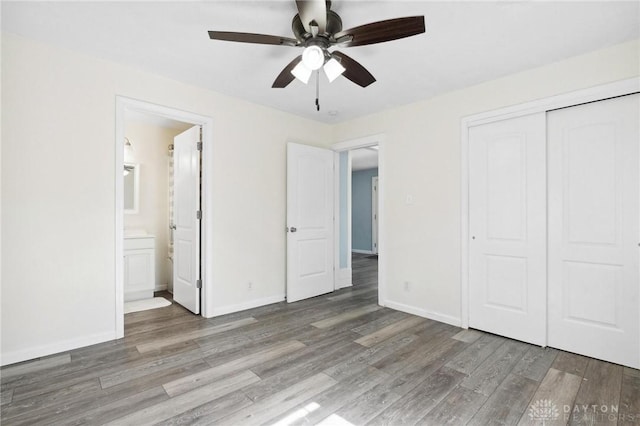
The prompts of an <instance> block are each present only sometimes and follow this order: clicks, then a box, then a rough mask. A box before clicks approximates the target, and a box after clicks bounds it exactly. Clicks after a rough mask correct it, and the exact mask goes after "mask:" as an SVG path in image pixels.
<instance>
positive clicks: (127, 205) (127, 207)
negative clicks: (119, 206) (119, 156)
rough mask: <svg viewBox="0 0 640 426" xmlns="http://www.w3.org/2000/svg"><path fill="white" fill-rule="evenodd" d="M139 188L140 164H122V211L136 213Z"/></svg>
mask: <svg viewBox="0 0 640 426" xmlns="http://www.w3.org/2000/svg"><path fill="white" fill-rule="evenodd" d="M139 188H140V165H139V164H133V163H125V164H124V212H125V214H136V213H138V198H139Z"/></svg>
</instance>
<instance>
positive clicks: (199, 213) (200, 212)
mask: <svg viewBox="0 0 640 426" xmlns="http://www.w3.org/2000/svg"><path fill="white" fill-rule="evenodd" d="M196 219H198V220H200V219H202V210H198V211H197V212H196Z"/></svg>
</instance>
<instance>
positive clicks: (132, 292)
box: [124, 235, 156, 302]
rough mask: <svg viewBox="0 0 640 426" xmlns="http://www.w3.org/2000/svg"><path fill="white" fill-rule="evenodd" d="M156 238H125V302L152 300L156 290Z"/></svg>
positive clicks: (144, 236) (146, 236) (148, 236)
mask: <svg viewBox="0 0 640 426" xmlns="http://www.w3.org/2000/svg"><path fill="white" fill-rule="evenodd" d="M155 240H156V239H155V237H154V236H152V235H140V236H129V237H127V236H125V239H124V301H125V302H129V301H131V300H138V299H150V298H152V297H153V290H154V289H155V282H156V277H155V274H156V273H155V250H156V249H155Z"/></svg>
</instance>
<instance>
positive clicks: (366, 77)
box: [332, 51, 376, 87]
mask: <svg viewBox="0 0 640 426" xmlns="http://www.w3.org/2000/svg"><path fill="white" fill-rule="evenodd" d="M332 55H333V56H336V57H337V58H338V59H340V65H342V66H343V67H344V68H345V71H344V73H343V74H342V75H343V76H344V77H346V78H348V79H349V80H351V81H353V82H354V83H355V84H357V85H358V86H360V87H367V86H368V85H370V84H371V83H373V82H374V81H376V78H375V77H374V76H373V75H371V73H370V72H369V71H367V69H366V68H365V67H363V66H362V65H360V63H359V62H357V61H355V60H354V59H353V58H351V57H349V56H347V55H345V54H344V53H342V52H338V51H335V52H333V53H332Z"/></svg>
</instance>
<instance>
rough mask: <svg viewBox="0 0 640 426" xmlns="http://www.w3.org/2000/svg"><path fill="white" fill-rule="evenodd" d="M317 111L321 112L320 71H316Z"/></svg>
mask: <svg viewBox="0 0 640 426" xmlns="http://www.w3.org/2000/svg"><path fill="white" fill-rule="evenodd" d="M316 111H320V70H318V71H316Z"/></svg>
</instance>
